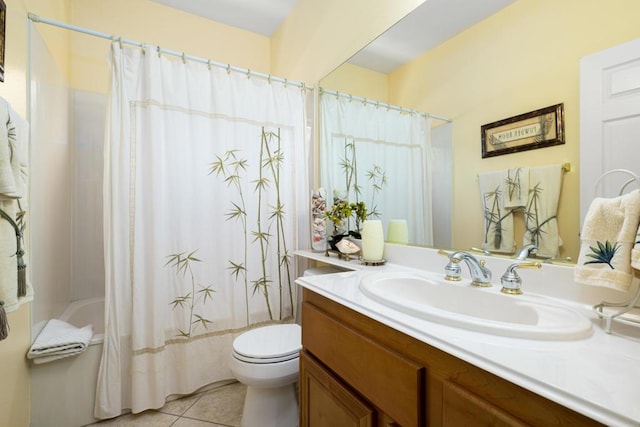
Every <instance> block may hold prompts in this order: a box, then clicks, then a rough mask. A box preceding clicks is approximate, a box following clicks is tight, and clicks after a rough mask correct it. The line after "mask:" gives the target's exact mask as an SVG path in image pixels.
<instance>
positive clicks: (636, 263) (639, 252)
mask: <svg viewBox="0 0 640 427" xmlns="http://www.w3.org/2000/svg"><path fill="white" fill-rule="evenodd" d="M631 267H633V268H635V269H636V270H640V226H638V231H637V232H636V239H635V243H634V245H633V249H632V250H631Z"/></svg>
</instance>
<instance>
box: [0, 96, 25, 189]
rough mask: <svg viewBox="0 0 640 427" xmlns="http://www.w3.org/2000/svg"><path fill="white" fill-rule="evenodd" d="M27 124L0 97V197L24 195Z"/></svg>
mask: <svg viewBox="0 0 640 427" xmlns="http://www.w3.org/2000/svg"><path fill="white" fill-rule="evenodd" d="M28 136H29V126H28V123H27V122H26V120H24V119H23V118H22V117H20V115H18V114H17V113H16V112H15V111H14V110H13V108H12V107H11V105H10V104H9V103H8V102H7V101H6V100H5V99H3V98H2V97H0V198H3V199H18V198H21V197H24V196H25V195H26V190H27V158H28V153H27V150H28Z"/></svg>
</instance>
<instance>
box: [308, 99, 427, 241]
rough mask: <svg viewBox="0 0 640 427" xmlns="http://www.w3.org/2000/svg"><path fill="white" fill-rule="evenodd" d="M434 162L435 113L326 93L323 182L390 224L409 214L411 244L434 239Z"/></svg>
mask: <svg viewBox="0 0 640 427" xmlns="http://www.w3.org/2000/svg"><path fill="white" fill-rule="evenodd" d="M431 162H432V153H431V119H430V118H427V117H425V116H424V115H422V114H419V113H416V112H407V111H406V110H405V111H398V110H395V109H389V108H386V107H382V106H380V107H379V106H376V104H375V103H371V102H361V101H357V100H352V99H350V98H349V97H344V96H335V95H333V94H327V93H324V94H322V95H321V97H320V168H321V169H320V181H321V183H322V186H323V187H325V188H327V189H328V190H329V191H333V190H338V192H339V193H342V195H346V196H347V197H348V199H349V201H350V202H357V201H362V202H365V204H366V207H367V210H368V212H369V214H373V215H371V216H372V217H374V218H375V217H379V218H380V219H381V220H382V221H383V224H384V225H385V229H386V224H387V223H388V221H389V220H391V219H406V220H407V225H408V228H409V241H410V242H411V243H416V242H418V243H420V244H424V245H432V244H433V225H432V215H431V204H432V201H431V199H432V196H431V182H432V176H431V173H432V166H431ZM330 201H331V200H330ZM370 219H371V217H370ZM352 228H353V227H352Z"/></svg>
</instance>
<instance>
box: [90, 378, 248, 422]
mask: <svg viewBox="0 0 640 427" xmlns="http://www.w3.org/2000/svg"><path fill="white" fill-rule="evenodd" d="M246 392H247V388H246V386H245V385H244V384H240V383H231V384H229V385H225V386H223V387H220V388H216V389H213V390H208V391H204V392H202V393H197V394H193V395H190V396H186V397H183V398H181V399H177V400H173V401H171V402H169V403H167V404H166V405H164V406H163V407H162V408H160V409H158V410H149V411H145V412H142V413H140V414H135V415H134V414H127V415H122V416H120V417H118V418H113V419H110V420H105V421H101V422H99V423H96V424H91V426H97V427H102V426H104V425H108V426H118V427H133V426H136V427H138V426H153V427H169V426H171V427H239V426H240V417H241V416H242V406H243V405H244V396H245V394H246Z"/></svg>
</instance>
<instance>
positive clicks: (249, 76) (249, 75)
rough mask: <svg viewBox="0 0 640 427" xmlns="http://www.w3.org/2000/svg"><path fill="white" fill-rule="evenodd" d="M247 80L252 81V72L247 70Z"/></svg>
mask: <svg viewBox="0 0 640 427" xmlns="http://www.w3.org/2000/svg"><path fill="white" fill-rule="evenodd" d="M247 78H248V79H250V78H251V70H250V69H248V68H247Z"/></svg>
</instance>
